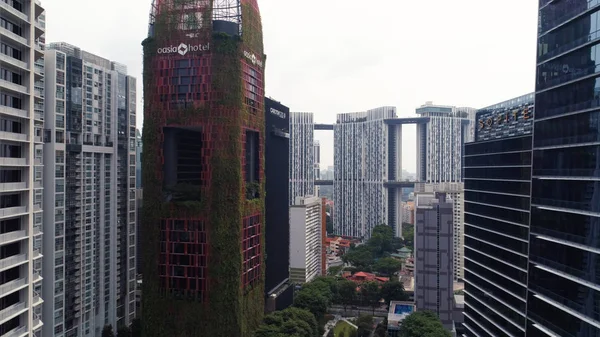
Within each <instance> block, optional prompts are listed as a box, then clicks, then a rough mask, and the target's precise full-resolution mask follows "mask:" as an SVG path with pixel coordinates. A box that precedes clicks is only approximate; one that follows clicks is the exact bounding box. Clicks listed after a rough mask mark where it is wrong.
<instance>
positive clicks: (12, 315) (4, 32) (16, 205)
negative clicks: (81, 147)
mask: <svg viewBox="0 0 600 337" xmlns="http://www.w3.org/2000/svg"><path fill="white" fill-rule="evenodd" d="M0 27H1V28H0V336H2V337H13V336H40V333H41V328H42V325H43V324H42V321H41V316H42V303H43V300H42V297H41V294H42V274H41V268H42V209H43V208H42V203H43V181H42V172H43V166H42V159H43V137H42V135H43V130H44V115H43V112H44V70H43V62H44V61H43V60H44V42H45V41H44V33H45V28H44V27H45V15H44V9H43V8H42V7H41V4H40V2H39V1H34V0H19V1H17V0H3V1H0ZM50 236H52V234H51V233H50Z"/></svg>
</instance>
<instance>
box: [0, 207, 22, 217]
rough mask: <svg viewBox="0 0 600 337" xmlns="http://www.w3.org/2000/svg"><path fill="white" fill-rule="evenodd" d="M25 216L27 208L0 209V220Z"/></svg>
mask: <svg viewBox="0 0 600 337" xmlns="http://www.w3.org/2000/svg"><path fill="white" fill-rule="evenodd" d="M24 214H27V206H17V207H7V208H0V219H2V218H5V217H9V216H18V215H24Z"/></svg>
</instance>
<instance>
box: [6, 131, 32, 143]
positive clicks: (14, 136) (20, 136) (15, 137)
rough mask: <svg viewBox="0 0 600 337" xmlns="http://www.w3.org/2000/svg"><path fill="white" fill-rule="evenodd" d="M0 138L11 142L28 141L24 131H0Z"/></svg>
mask: <svg viewBox="0 0 600 337" xmlns="http://www.w3.org/2000/svg"><path fill="white" fill-rule="evenodd" d="M0 140H10V141H13V142H28V141H29V137H28V136H27V135H26V134H24V133H14V132H6V131H0Z"/></svg>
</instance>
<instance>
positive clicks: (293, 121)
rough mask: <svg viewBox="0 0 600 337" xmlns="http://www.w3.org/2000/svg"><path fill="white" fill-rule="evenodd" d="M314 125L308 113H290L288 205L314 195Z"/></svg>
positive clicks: (311, 115)
mask: <svg viewBox="0 0 600 337" xmlns="http://www.w3.org/2000/svg"><path fill="white" fill-rule="evenodd" d="M314 129H315V124H314V120H313V114H312V113H310V112H291V113H290V204H292V203H293V202H294V200H295V198H296V197H303V196H306V195H316V194H315V171H316V169H315V145H314Z"/></svg>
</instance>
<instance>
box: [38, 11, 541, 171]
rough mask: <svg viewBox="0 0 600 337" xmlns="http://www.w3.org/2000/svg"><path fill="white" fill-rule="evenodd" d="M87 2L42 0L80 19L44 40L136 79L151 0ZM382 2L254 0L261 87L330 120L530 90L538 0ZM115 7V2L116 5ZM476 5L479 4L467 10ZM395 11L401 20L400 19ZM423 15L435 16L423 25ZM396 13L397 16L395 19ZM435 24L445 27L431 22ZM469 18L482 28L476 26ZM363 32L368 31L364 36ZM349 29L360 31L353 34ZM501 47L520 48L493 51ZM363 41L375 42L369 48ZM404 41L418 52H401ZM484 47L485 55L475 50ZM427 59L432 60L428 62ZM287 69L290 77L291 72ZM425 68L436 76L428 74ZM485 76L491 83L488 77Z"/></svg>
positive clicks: (497, 98) (52, 25)
mask: <svg viewBox="0 0 600 337" xmlns="http://www.w3.org/2000/svg"><path fill="white" fill-rule="evenodd" d="M88 3H89V4H90V5H92V4H93V2H91V0H44V1H43V4H44V6H45V7H46V9H47V11H48V13H65V15H67V16H68V17H70V19H69V20H70V22H71V24H72V25H73V26H76V27H78V28H77V30H74V29H71V28H70V27H71V26H70V25H63V24H62V22H61V20H58V19H57V18H58V17H57V15H54V14H52V15H51V16H50V18H51V20H48V29H47V31H48V36H47V40H48V41H67V42H69V43H71V44H74V45H77V46H80V47H81V48H82V49H84V50H88V51H90V52H92V53H94V54H97V55H102V56H104V57H106V58H109V59H114V60H119V62H122V63H123V64H125V65H127V67H128V69H129V72H130V73H131V74H132V76H134V77H137V78H138V79H141V78H142V58H141V55H142V49H141V46H140V45H139V41H140V40H143V39H144V36H145V35H146V34H147V21H148V10H149V8H150V1H148V0H128V1H127V2H123V1H119V0H106V1H105V2H103V3H104V5H103V6H102V7H98V8H96V9H95V11H94V12H95V13H96V15H93V16H86V15H80V14H78V13H79V12H80V10H81V8H82V7H81V6H83V5H84V4H88ZM379 4H380V6H382V8H386V11H384V12H381V11H377V10H375V8H365V6H364V5H362V4H361V3H360V2H358V3H346V4H344V6H342V7H338V6H339V5H338V4H336V3H323V2H322V1H318V0H307V1H305V2H302V4H300V3H295V2H282V1H277V0H259V5H260V7H261V12H262V14H263V15H262V16H263V24H264V36H265V48H266V50H265V53H266V54H267V55H268V56H269V58H270V60H269V67H268V71H267V72H266V75H265V76H266V81H265V82H266V83H265V85H266V87H265V90H266V92H267V93H268V94H269V95H271V96H272V97H276V98H277V99H278V100H281V101H282V102H286V105H288V106H289V107H290V108H291V109H292V111H308V112H314V114H315V122H317V123H328V122H332V121H334V120H335V115H336V114H338V113H344V112H354V111H364V110H367V109H370V108H372V107H376V106H382V105H390V106H395V107H396V108H397V113H398V117H400V118H408V117H412V116H413V115H414V110H415V108H416V107H418V106H420V105H421V104H423V103H424V102H426V101H433V102H434V104H435V103H444V104H452V105H456V106H472V107H474V108H481V107H484V106H489V105H490V104H492V103H495V102H501V101H503V100H506V99H509V98H511V97H516V96H518V95H520V94H522V93H526V92H532V91H533V90H534V80H533V78H534V71H535V70H534V67H535V59H534V58H533V57H532V56H531V55H534V54H535V45H534V44H533V43H532V41H534V39H535V36H536V29H537V22H535V21H536V20H535V19H532V18H535V17H537V2H535V1H533V2H531V1H522V0H507V1H503V2H502V5H501V6H500V5H498V6H495V9H494V11H495V13H496V14H497V15H491V13H490V12H489V11H488V10H487V9H484V8H482V7H481V3H478V2H476V1H473V0H461V1H459V2H454V3H452V4H450V3H446V2H443V1H438V0H435V1H434V2H431V3H430V4H435V5H434V6H435V8H436V10H435V11H429V10H428V9H429V6H428V5H426V4H425V3H420V2H414V3H410V4H406V5H405V6H404V5H400V3H398V1H394V0H384V1H382V2H380V3H379ZM114 8H120V9H121V10H120V11H114V10H113V9H114ZM310 8H319V10H317V11H314V10H311V9H310ZM340 8H343V11H344V13H345V16H346V17H347V20H331V17H329V16H330V14H328V13H336V12H338V11H339V10H340ZM474 11H476V12H479V13H483V14H482V15H473V13H474ZM447 12H452V13H453V15H452V18H450V17H448V16H446V15H443V14H442V13H447ZM394 13H395V14H394ZM409 13H411V14H409ZM500 13H503V14H500ZM397 15H400V16H401V17H402V20H400V21H398V16H397ZM502 15H503V16H505V17H507V16H510V17H511V18H513V19H514V20H515V22H519V24H518V25H515V26H512V25H506V24H505V22H503V20H501V19H500V16H502ZM365 16H367V17H368V16H370V17H373V18H379V19H377V20H378V21H379V22H380V24H381V25H384V26H387V27H388V29H389V30H390V31H392V30H399V31H406V32H410V34H398V35H395V36H394V41H396V42H395V43H389V40H388V39H386V38H385V37H383V36H380V35H379V32H380V28H381V27H383V26H380V28H376V27H372V26H369V25H355V24H352V22H353V20H354V21H356V22H361V21H362V20H364V19H365ZM107 17H109V18H114V19H111V21H110V22H115V23H117V22H127V23H128V29H127V30H122V29H119V28H118V27H119V24H114V25H108V26H107V25H106V21H105V20H103V18H107ZM306 17H314V18H315V19H316V20H319V21H320V25H318V26H317V25H310V24H307V23H306V22H305V20H304V19H303V18H306ZM113 20H114V21H113ZM423 20H428V21H431V22H434V23H435V24H434V25H427V26H423V25H422V22H423ZM395 21H398V22H397V23H396V24H392V23H393V22H395ZM438 25H439V27H443V29H442V28H435V27H438ZM474 26H477V27H484V28H483V29H480V30H473V29H472V27H474ZM96 27H103V29H102V30H98V29H96ZM282 27H285V29H281V28H282ZM414 27H418V29H414ZM339 29H342V31H343V32H340V34H341V35H340V36H341V37H342V38H340V39H326V40H323V39H320V38H319V36H320V34H321V33H322V32H323V31H325V30H331V31H336V30H339ZM440 30H443V34H444V35H443V36H444V38H437V36H438V33H439V31H440ZM483 31H485V33H483ZM291 36H293V38H290V37H291ZM344 36H346V37H344ZM366 36H369V38H368V39H367V38H364V37H366ZM107 37H108V38H107ZM354 37H360V38H359V39H358V40H355V38H354ZM357 43H358V45H359V46H360V47H359V48H357ZM432 44H437V45H438V47H439V48H443V49H444V50H446V51H448V53H447V55H445V56H444V57H442V58H438V57H435V56H434V55H433V54H428V53H425V55H424V56H423V55H421V54H422V53H420V52H419V51H421V50H427V49H428V48H430V46H431V45H432ZM298 46H310V49H311V50H317V49H318V50H321V51H322V52H323V54H326V55H334V56H335V57H331V58H325V59H323V58H322V57H321V56H319V53H308V54H306V55H304V54H303V53H297V52H294V51H296V50H298ZM400 46H402V47H400ZM475 46H476V49H473V48H475ZM498 49H503V50H519V52H518V53H508V54H506V53H498V52H497V50H498ZM369 50H377V51H378V52H377V53H376V55H373V53H371V52H370V51H369ZM406 50H414V51H415V52H414V53H407V52H406ZM482 54H485V55H486V57H485V58H482V57H480V56H478V55H482ZM419 55H421V56H419ZM430 64H436V66H435V67H430V66H429V65H430ZM490 65H493V66H490ZM350 69H351V71H349V70H350ZM435 69H444V72H445V74H446V75H445V76H441V77H438V75H439V73H438V71H437V70H435ZM324 74H326V75H324ZM380 74H385V76H379V75H380ZM290 77H292V78H293V79H294V80H293V81H291V82H290V81H289V78H290ZM491 77H493V78H494V81H493V82H492V83H490V82H489V78H491ZM431 78H436V80H435V81H431V80H430V79H431ZM315 79H317V81H318V85H316V83H315V82H314V81H315ZM140 82H141V81H140ZM481 83H487V87H486V86H482V85H481ZM138 85H139V86H138V92H141V91H142V87H141V83H138ZM317 88H331V90H329V89H327V90H321V89H319V90H317ZM373 88H377V90H372V89H373ZM299 93H301V94H299ZM140 96H141V95H140ZM142 103H143V97H139V98H138V104H139V105H140V106H141V104H142ZM140 115H141V114H140ZM137 124H138V125H142V118H141V116H138V121H137ZM415 137H416V128H415V127H407V128H405V132H404V135H403V142H404V144H410V143H412V142H413V141H414V139H415ZM315 140H319V141H320V142H321V149H322V150H321V157H322V158H323V160H322V161H321V167H327V166H330V165H333V152H334V147H333V137H332V135H329V134H328V133H325V132H316V133H315ZM404 152H405V153H404V156H405V158H406V159H407V160H405V163H404V167H403V168H404V169H406V170H408V171H409V172H413V173H414V172H416V163H415V162H413V159H412V158H415V159H416V149H413V148H412V147H406V149H405V150H404Z"/></svg>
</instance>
